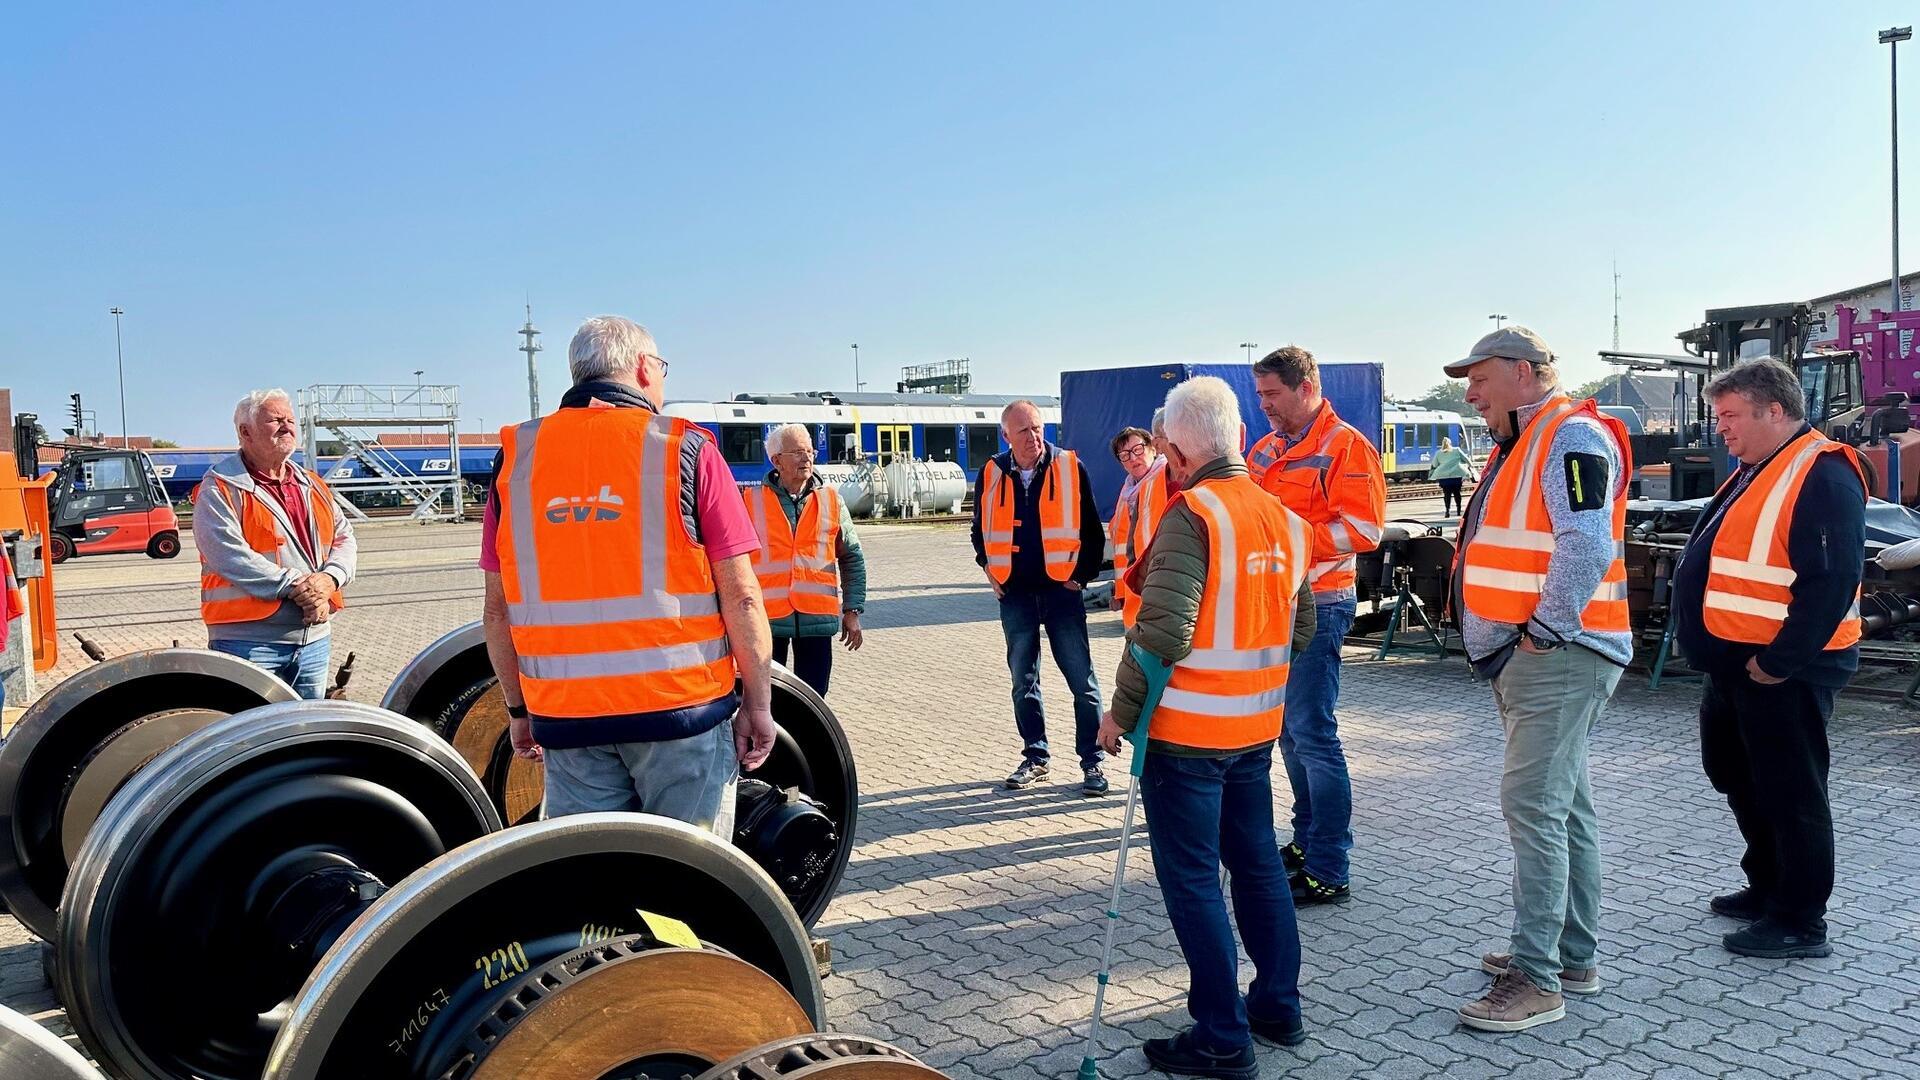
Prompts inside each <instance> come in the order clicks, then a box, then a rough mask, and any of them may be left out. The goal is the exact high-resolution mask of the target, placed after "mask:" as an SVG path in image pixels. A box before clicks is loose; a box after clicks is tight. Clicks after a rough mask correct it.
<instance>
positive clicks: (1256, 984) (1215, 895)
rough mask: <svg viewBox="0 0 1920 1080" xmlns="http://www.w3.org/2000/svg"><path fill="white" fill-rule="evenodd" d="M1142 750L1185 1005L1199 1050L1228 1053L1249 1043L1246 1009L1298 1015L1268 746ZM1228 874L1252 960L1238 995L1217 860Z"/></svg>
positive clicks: (1274, 1016)
mask: <svg viewBox="0 0 1920 1080" xmlns="http://www.w3.org/2000/svg"><path fill="white" fill-rule="evenodd" d="M1134 752H1135V753H1147V765H1146V771H1145V773H1144V774H1143V775H1142V777H1141V797H1142V798H1143V799H1145V801H1146V808H1147V825H1148V834H1149V836H1148V838H1149V840H1151V842H1152V847H1153V868H1154V874H1155V876H1157V877H1158V878H1159V879H1160V895H1161V896H1162V898H1164V899H1165V900H1166V903H1167V919H1168V920H1169V921H1170V922H1172V923H1173V933H1174V936H1175V937H1176V938H1178V939H1179V940H1180V952H1181V954H1182V955H1183V956H1185V957H1186V960H1187V978H1188V983H1187V1011H1188V1012H1189V1013H1191V1014H1192V1015H1193V1024H1194V1039H1195V1041H1196V1042H1198V1043H1199V1044H1200V1047H1201V1048H1202V1049H1204V1050H1208V1051H1212V1052H1215V1053H1232V1052H1235V1051H1237V1050H1239V1049H1240V1048H1241V1047H1243V1046H1247V1045H1249V1044H1250V1043H1252V1041H1253V1037H1252V1034H1251V1033H1250V1032H1249V1031H1248V1029H1247V1017H1248V1015H1249V1014H1251V1015H1253V1016H1255V1017H1258V1018H1259V1019H1260V1020H1263V1021H1274V1022H1282V1023H1284V1022H1288V1021H1292V1020H1294V1019H1297V1018H1298V1017H1299V1015H1300V927H1299V924H1298V923H1296V922H1295V921H1294V914H1293V893H1292V891H1291V890H1290V889H1289V888H1288V887H1287V870H1286V864H1284V863H1282V862H1281V861H1280V844H1279V842H1278V841H1277V840H1276V839H1275V838H1274V835H1273V783H1272V774H1273V749H1272V748H1271V747H1264V746H1263V747H1261V748H1260V749H1258V750H1248V751H1246V752H1244V753H1240V754H1234V755H1233V756H1231V757H1221V758H1192V757H1176V756H1174V755H1172V754H1163V753H1150V752H1145V751H1140V750H1136V751H1134ZM1223 862H1224V863H1225V864H1226V868H1227V870H1228V872H1229V873H1230V874H1231V875H1232V882H1233V921H1234V922H1235V923H1237V924H1238V925H1239V927H1240V937H1241V939H1242V940H1243V941H1245V942H1246V946H1247V955H1248V956H1249V957H1251V958H1252V959H1253V969H1254V975H1253V985H1252V986H1251V987H1249V988H1248V990H1247V996H1246V997H1245V998H1244V999H1243V998H1242V997H1241V996H1240V955H1239V952H1238V951H1237V950H1236V949H1235V948H1234V944H1233V928H1232V927H1230V926H1228V925H1227V906H1226V901H1225V899H1224V898H1223V897H1222V896H1221V895H1220V866H1221V864H1222V863H1223Z"/></svg>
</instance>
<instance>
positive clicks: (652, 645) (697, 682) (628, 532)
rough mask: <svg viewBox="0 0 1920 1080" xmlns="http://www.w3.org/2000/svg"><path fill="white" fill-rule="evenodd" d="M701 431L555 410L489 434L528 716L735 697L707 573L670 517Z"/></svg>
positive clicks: (638, 418)
mask: <svg viewBox="0 0 1920 1080" xmlns="http://www.w3.org/2000/svg"><path fill="white" fill-rule="evenodd" d="M697 431H698V429H697V428H696V427H695V425H693V424H692V423H691V422H689V421H686V420H682V419H679V418H677V417H667V416H660V415H657V414H655V413H653V412H651V411H649V410H646V409H639V408H629V409H605V408H579V409H561V410H560V411H558V412H555V413H552V414H551V415H548V416H543V417H541V418H540V419H538V420H531V421H528V422H527V423H524V424H520V425H517V426H515V427H506V428H501V429H500V453H501V462H502V468H503V469H504V470H505V471H504V473H503V474H502V475H501V477H500V478H499V480H498V481H496V484H495V491H496V493H497V497H498V499H499V520H500V524H499V534H498V537H497V544H498V548H499V552H500V581H501V586H502V588H503V590H504V592H505V593H506V600H507V623H508V625H509V626H510V627H511V629H512V632H513V647H514V651H515V652H516V653H518V654H519V667H520V687H521V690H522V692H523V693H524V694H525V696H526V703H527V711H528V712H529V713H531V714H533V715H534V716H536V717H542V718H547V719H568V718H589V717H605V716H628V715H638V714H646V713H655V712H666V711H669V710H673V709H682V708H687V707H690V706H695V705H704V704H707V703H710V702H713V701H717V700H719V699H720V698H722V697H725V696H727V695H729V694H731V693H733V684H734V676H735V671H734V663H733V654H732V652H731V651H730V650H729V648H728V646H727V630H726V625H725V623H724V622H722V620H721V618H720V601H719V597H718V595H717V594H716V593H715V592H714V582H713V567H712V565H711V564H709V563H708V561H707V555H706V551H705V550H704V549H703V548H701V546H700V545H699V544H698V543H697V542H695V540H694V538H693V535H692V533H691V532H690V531H689V528H688V526H687V522H686V518H685V517H684V516H682V513H681V505H682V504H681V492H682V491H683V490H685V489H686V488H689V487H691V486H692V485H693V484H694V482H695V479H694V477H695V473H694V466H693V464H692V463H691V462H686V463H685V464H684V465H683V461H682V456H681V447H682V445H683V444H684V442H685V441H686V440H687V439H688V438H690V437H698V436H697V435H695V432H697Z"/></svg>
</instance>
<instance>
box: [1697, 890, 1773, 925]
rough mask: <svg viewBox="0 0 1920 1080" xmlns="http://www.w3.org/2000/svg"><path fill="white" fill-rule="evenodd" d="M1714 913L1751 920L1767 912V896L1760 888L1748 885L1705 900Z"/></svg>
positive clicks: (1746, 920)
mask: <svg viewBox="0 0 1920 1080" xmlns="http://www.w3.org/2000/svg"><path fill="white" fill-rule="evenodd" d="M1707 907H1709V908H1711V909H1712V911H1713V913H1714V914H1715V915H1724V916H1726V917H1727V918H1729V919H1740V920H1742V921H1744V922H1752V921H1753V920H1755V919H1758V918H1759V917H1760V916H1762V915H1765V914H1766V913H1767V898H1766V897H1765V896H1762V895H1761V893H1760V890H1758V889H1756V888H1754V887H1753V886H1751V885H1749V886H1747V887H1746V888H1744V889H1741V890H1740V891H1739V892H1735V893H1728V894H1727V895H1725V896H1716V897H1714V898H1713V899H1712V900H1709V901H1708V902H1707Z"/></svg>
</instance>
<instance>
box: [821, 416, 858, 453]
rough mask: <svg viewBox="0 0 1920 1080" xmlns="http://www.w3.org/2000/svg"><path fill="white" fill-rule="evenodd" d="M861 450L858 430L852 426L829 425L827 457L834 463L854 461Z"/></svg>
mask: <svg viewBox="0 0 1920 1080" xmlns="http://www.w3.org/2000/svg"><path fill="white" fill-rule="evenodd" d="M859 449H860V436H859V433H858V429H857V428H855V427H854V426H853V425H852V424H828V425H827V456H828V458H829V460H832V461H852V460H853V458H854V453H855V451H857V450H859Z"/></svg>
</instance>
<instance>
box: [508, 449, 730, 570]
mask: <svg viewBox="0 0 1920 1080" xmlns="http://www.w3.org/2000/svg"><path fill="white" fill-rule="evenodd" d="M698 476H699V479H698V480H697V481H696V482H697V484H698V489H697V495H696V499H695V502H694V507H693V516H694V523H695V525H697V526H698V527H699V529H700V536H699V541H700V544H701V546H702V547H705V548H706V549H707V561H708V562H710V563H717V562H720V561H721V560H723V559H731V558H733V557H734V556H735V555H751V554H753V553H754V552H756V551H759V550H760V538H759V537H758V536H756V535H754V531H753V519H752V518H750V517H748V516H747V504H746V500H744V499H742V498H741V497H740V488H739V485H737V484H735V483H734V482H733V472H732V471H731V470H729V469H728V468H727V462H726V459H725V458H722V457H721V456H720V448H719V447H718V446H715V445H714V443H713V440H712V439H708V440H707V441H706V443H705V444H704V445H702V446H701V447H700V469H699V474H698ZM499 534H500V507H499V505H498V504H497V503H496V502H495V501H494V496H493V493H492V492H491V491H489V492H488V493H487V516H486V519H485V520H484V521H483V522H482V523H481V525H480V569H482V570H486V571H488V572H490V573H495V574H497V573H499V572H500V548H499Z"/></svg>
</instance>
